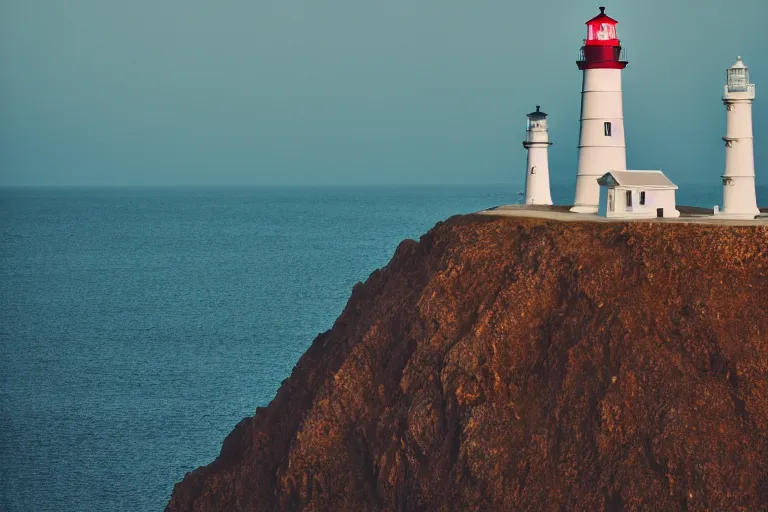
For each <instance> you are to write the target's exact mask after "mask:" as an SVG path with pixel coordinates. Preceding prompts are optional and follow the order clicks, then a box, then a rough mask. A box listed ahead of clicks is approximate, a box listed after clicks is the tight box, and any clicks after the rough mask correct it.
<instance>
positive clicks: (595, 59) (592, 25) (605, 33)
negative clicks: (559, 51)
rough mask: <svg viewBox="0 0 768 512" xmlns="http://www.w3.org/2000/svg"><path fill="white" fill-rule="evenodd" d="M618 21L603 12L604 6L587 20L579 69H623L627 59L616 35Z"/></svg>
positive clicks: (577, 62) (578, 63)
mask: <svg viewBox="0 0 768 512" xmlns="http://www.w3.org/2000/svg"><path fill="white" fill-rule="evenodd" d="M618 23H619V22H618V21H616V20H615V19H613V18H611V17H610V16H607V15H606V14H605V7H601V8H600V14H598V15H597V16H595V17H594V18H592V19H591V20H589V21H588V22H587V38H586V39H585V40H584V46H582V47H581V51H580V53H579V60H578V61H576V64H577V65H578V66H579V69H581V70H585V69H624V68H625V67H627V64H628V63H627V59H626V56H625V52H624V49H623V48H622V47H621V41H619V38H618V36H617V35H616V25H617V24H618Z"/></svg>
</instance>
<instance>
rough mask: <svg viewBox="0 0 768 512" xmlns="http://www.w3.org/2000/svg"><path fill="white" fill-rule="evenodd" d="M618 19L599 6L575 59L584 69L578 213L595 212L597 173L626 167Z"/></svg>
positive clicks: (600, 174)
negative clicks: (608, 14)
mask: <svg viewBox="0 0 768 512" xmlns="http://www.w3.org/2000/svg"><path fill="white" fill-rule="evenodd" d="M617 24H618V21H616V20H614V19H612V18H610V17H608V16H607V15H606V14H605V7H600V14H598V15H597V16H595V17H594V18H592V19H591V20H589V21H588V22H587V38H586V39H585V40H584V46H582V47H581V53H580V56H579V60H578V61H577V63H576V64H577V65H578V66H579V69H580V70H582V71H583V81H582V86H581V121H580V123H581V129H580V133H579V164H578V172H577V175H576V197H575V199H574V202H573V204H574V206H573V208H571V211H572V212H576V213H597V207H598V203H599V200H600V185H598V183H597V179H598V178H600V177H601V176H603V175H604V174H605V173H607V172H609V171H624V170H626V169H627V148H626V144H625V141H624V109H623V106H622V92H621V71H622V70H623V69H624V68H625V67H627V61H626V59H625V57H624V52H623V51H622V47H621V42H620V41H619V39H618V38H617V36H616V25H617Z"/></svg>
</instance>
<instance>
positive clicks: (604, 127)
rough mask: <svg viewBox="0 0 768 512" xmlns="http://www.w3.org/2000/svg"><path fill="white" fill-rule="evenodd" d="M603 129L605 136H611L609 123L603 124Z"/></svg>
mask: <svg viewBox="0 0 768 512" xmlns="http://www.w3.org/2000/svg"><path fill="white" fill-rule="evenodd" d="M603 129H604V130H605V136H606V137H610V136H611V123H603Z"/></svg>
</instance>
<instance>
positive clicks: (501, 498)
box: [167, 215, 768, 511]
mask: <svg viewBox="0 0 768 512" xmlns="http://www.w3.org/2000/svg"><path fill="white" fill-rule="evenodd" d="M277 509H281V510H335V511H341V510H349V511H362V510H569V511H570V510H585V511H587V510H588V511H596V510H610V511H618V510H656V511H665V510H744V511H747V510H749V511H754V510H768V229H766V227H765V226H746V227H736V226H715V225H684V224H669V223H667V224H665V223H594V222H592V223H590V222H568V223H565V222H556V221H547V220H541V219H533V218H505V217H489V216H479V215H469V216H460V217H454V218H452V219H449V220H448V221H446V222H442V223H439V224H438V225H437V226H435V228H434V229H432V230H431V231H430V232H429V233H427V234H426V235H424V236H423V237H422V238H421V240H420V241H419V242H415V241H410V240H408V241H405V242H403V243H402V244H400V246H399V247H398V249H397V251H396V253H395V255H394V257H393V258H392V261H391V262H390V263H389V264H388V265H387V266H386V267H385V268H383V269H382V270H379V271H376V272H374V273H373V274H372V275H371V276H370V278H369V279H368V280H367V281H366V283H365V284H358V285H356V286H355V287H354V289H353V290H352V296H351V298H350V299H349V302H348V303H347V306H346V308H345V310H344V312H343V313H342V315H341V316H340V317H339V319H338V320H337V321H336V323H335V324H334V326H333V328H332V329H331V330H330V331H328V332H326V333H324V334H321V335H320V336H318V337H317V339H315V340H314V342H313V343H312V346H311V347H310V348H309V349H308V350H307V352H306V353H305V354H304V356H302V358H301V359H300V360H299V362H298V363H297V365H296V367H295V369H294V370H293V373H292V374H291V376H290V378H288V379H286V380H285V381H284V382H283V384H282V386H281V388H280V390H279V391H278V393H277V396H276V397H275V399H274V400H273V401H272V402H271V403H270V404H269V406H268V407H266V408H259V409H257V411H256V415H255V416H254V417H252V418H246V419H244V420H243V421H241V422H240V424H238V426H237V427H236V428H235V429H234V431H233V432H232V433H231V434H230V435H229V436H228V437H227V438H226V440H225V441H224V444H223V447H222V450H221V454H220V455H219V457H218V458H217V459H216V460H215V461H214V462H213V463H212V464H211V465H209V466H206V467H203V468H199V469H197V470H195V471H194V472H192V473H189V474H187V475H186V477H185V478H184V480H183V481H182V482H180V483H178V484H177V485H176V487H175V488H174V490H173V494H172V497H171V500H170V503H169V504H168V507H167V510H168V511H186V510H194V511H213V510H216V511H220V510H265V511H266V510H269V511H272V510H277Z"/></svg>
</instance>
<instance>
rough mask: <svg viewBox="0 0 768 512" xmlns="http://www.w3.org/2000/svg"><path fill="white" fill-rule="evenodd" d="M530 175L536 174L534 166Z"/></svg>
mask: <svg viewBox="0 0 768 512" xmlns="http://www.w3.org/2000/svg"><path fill="white" fill-rule="evenodd" d="M531 174H536V166H535V165H534V166H533V167H531Z"/></svg>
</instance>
